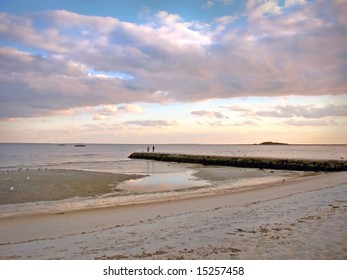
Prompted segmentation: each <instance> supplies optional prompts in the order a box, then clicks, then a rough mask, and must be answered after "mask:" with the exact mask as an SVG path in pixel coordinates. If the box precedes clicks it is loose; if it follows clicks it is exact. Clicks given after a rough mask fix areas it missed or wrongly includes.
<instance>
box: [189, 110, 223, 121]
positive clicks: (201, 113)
mask: <svg viewBox="0 0 347 280" xmlns="http://www.w3.org/2000/svg"><path fill="white" fill-rule="evenodd" d="M191 114H192V115H194V116H199V117H209V118H217V119H228V118H229V117H228V116H225V115H223V114H222V113H221V112H218V111H210V110H197V111H192V112H191Z"/></svg>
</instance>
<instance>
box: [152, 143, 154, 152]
mask: <svg viewBox="0 0 347 280" xmlns="http://www.w3.org/2000/svg"><path fill="white" fill-rule="evenodd" d="M152 150H153V153H154V150H155V147H154V145H153V147H152Z"/></svg>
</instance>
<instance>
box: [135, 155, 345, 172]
mask: <svg viewBox="0 0 347 280" xmlns="http://www.w3.org/2000/svg"><path fill="white" fill-rule="evenodd" d="M129 158H132V159H150V160H158V161H169V162H182V163H198V164H204V165H220V166H235V167H244V168H261V169H280V170H298V171H325V172H335V171H347V161H344V160H306V159H277V158H256V157H229V156H211V155H188V154H165V153H133V154H131V155H130V156H129Z"/></svg>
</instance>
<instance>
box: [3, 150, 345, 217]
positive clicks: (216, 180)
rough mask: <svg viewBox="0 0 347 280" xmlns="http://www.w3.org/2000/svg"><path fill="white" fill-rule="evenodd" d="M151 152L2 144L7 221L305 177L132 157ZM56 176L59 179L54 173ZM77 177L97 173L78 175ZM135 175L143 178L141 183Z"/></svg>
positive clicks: (280, 153)
mask: <svg viewBox="0 0 347 280" xmlns="http://www.w3.org/2000/svg"><path fill="white" fill-rule="evenodd" d="M151 146H152V145H151ZM146 150H147V144H143V145H132V144H129V145H127V144H119V145H118V144H85V145H83V144H82V145H75V144H11V143H7V144H5V143H2V144H0V174H1V177H0V178H1V181H0V217H1V216H3V217H4V216H11V215H23V214H28V213H46V212H64V211H72V210H79V209H87V208H94V207H107V206H114V205H118V204H124V203H125V204H126V203H134V202H136V201H140V200H144V201H145V200H146V199H147V198H148V197H150V196H152V197H153V198H154V199H158V198H161V197H164V196H169V195H177V194H179V192H182V191H184V190H185V191H186V190H190V191H196V190H200V191H201V190H203V189H204V188H220V189H223V188H230V187H239V186H244V185H247V184H250V185H252V184H256V183H259V182H263V183H266V182H271V181H276V180H277V181H279V180H283V178H287V177H293V176H298V174H299V172H293V171H283V172H282V171H276V172H273V171H271V172H270V171H260V170H253V171H250V170H246V169H244V170H241V169H239V168H233V167H223V168H218V167H202V166H200V165H194V164H179V163H168V162H154V161H148V160H134V159H129V158H128V156H129V155H130V154H131V153H133V152H144V151H146ZM155 152H158V153H160V152H163V153H183V154H206V155H226V156H242V157H247V156H251V157H273V158H304V159H335V160H336V159H337V160H340V159H347V145H194V144H189V145H184V144H177V145H169V144H168V145H163V144H161V145H155ZM50 170H55V171H56V172H55V173H52V172H51V171H50ZM61 170H63V171H61ZM64 170H65V171H64ZM76 170H78V171H89V172H88V173H87V172H85V173H81V172H79V173H73V172H75V171H76ZM40 172H41V173H40ZM49 172H51V173H49ZM92 172H98V173H100V172H105V173H111V174H113V175H115V174H125V175H128V176H129V178H128V177H124V176H123V177H122V178H121V179H119V178H120V177H119V176H118V177H112V178H111V177H110V178H108V176H106V175H105V174H104V175H102V176H99V174H97V173H92ZM300 174H301V173H300ZM134 175H139V176H137V177H134ZM99 177H101V178H99ZM61 178H63V179H61ZM115 178H116V179H115ZM107 180H109V181H107ZM110 180H111V181H110Z"/></svg>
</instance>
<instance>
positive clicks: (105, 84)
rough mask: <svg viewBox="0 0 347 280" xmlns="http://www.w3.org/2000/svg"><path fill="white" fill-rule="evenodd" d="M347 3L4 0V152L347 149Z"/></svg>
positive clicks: (0, 116)
mask: <svg viewBox="0 0 347 280" xmlns="http://www.w3.org/2000/svg"><path fill="white" fill-rule="evenodd" d="M346 38H347V1H346V0H316V1H313V0H248V1H238V0H191V1H183V0H175V1H174V0H161V1H154V0H127V1H113V0H74V1H71V0H50V1H41V0H30V1H28V0H11V1H8V0H0V142H22V143H31V142H34V143H124V144H128V143H146V144H147V143H149V144H152V143H153V144H160V143H162V144H165V143H169V144H170V143H201V144H253V143H260V142H263V141H276V142H286V143H292V144H321V143H327V144H347V40H346Z"/></svg>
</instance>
